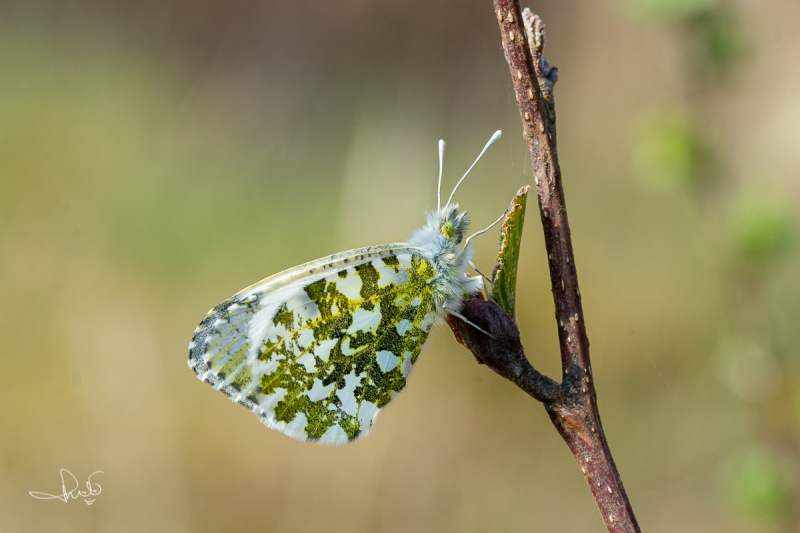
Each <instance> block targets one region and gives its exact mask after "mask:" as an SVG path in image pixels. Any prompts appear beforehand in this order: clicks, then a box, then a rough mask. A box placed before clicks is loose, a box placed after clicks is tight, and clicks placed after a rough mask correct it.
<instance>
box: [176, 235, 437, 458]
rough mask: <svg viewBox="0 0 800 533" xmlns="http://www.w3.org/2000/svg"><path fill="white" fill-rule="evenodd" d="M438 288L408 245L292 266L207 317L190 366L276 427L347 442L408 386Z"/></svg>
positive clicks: (298, 434)
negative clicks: (434, 294)
mask: <svg viewBox="0 0 800 533" xmlns="http://www.w3.org/2000/svg"><path fill="white" fill-rule="evenodd" d="M433 278H434V269H433V267H432V266H431V264H430V262H428V261H427V260H426V259H425V258H424V257H423V256H422V255H420V254H419V250H418V249H415V248H409V247H406V246H405V245H402V244H391V245H383V246H373V247H369V248H359V249H356V250H351V251H349V252H343V253H340V254H336V255H334V256H331V257H328V258H324V259H319V260H317V261H312V262H311V263H307V264H305V265H301V266H299V267H295V268H293V269H290V270H287V271H285V272H282V273H280V274H276V275H275V276H272V277H270V278H267V279H265V280H264V281H262V282H259V283H257V284H255V285H253V286H252V287H249V288H247V289H245V290H243V291H242V292H240V293H239V294H237V295H235V296H233V297H231V298H229V299H228V300H226V301H225V302H223V303H221V304H220V305H218V306H217V307H215V308H214V309H212V310H211V311H209V313H208V314H207V315H206V317H205V319H204V320H203V321H202V322H201V323H200V325H199V326H198V327H197V330H196V331H195V335H194V338H193V339H192V342H191V343H190V344H189V366H190V367H191V368H192V369H193V370H194V371H195V372H196V373H197V376H198V377H199V378H200V379H201V380H203V381H205V382H207V383H209V384H211V385H212V386H213V387H214V388H215V389H217V390H220V391H222V392H223V393H225V394H226V395H227V396H228V397H229V398H230V399H231V400H233V401H235V402H237V403H240V404H242V405H244V406H246V407H247V408H248V409H250V410H251V411H253V413H255V414H256V415H257V416H258V417H259V418H260V419H261V421H262V422H263V423H264V424H266V425H267V426H269V427H271V428H273V429H276V430H278V431H281V432H282V433H285V434H287V435H289V436H291V437H294V438H296V439H301V440H306V439H312V440H316V441H318V442H322V443H327V444H341V443H345V442H348V441H349V440H352V439H354V438H356V437H360V436H364V435H366V434H367V433H368V432H369V431H370V430H371V429H372V425H373V422H374V420H375V417H376V416H377V414H378V411H380V409H381V408H382V407H383V406H385V405H386V404H387V403H388V402H389V401H390V400H391V399H392V398H393V397H394V395H396V394H397V393H398V392H400V391H401V390H402V389H403V387H405V384H406V379H407V378H408V375H409V373H410V371H411V367H412V365H413V364H414V363H415V362H416V360H417V356H418V355H419V352H420V350H421V349H422V344H423V343H424V342H425V339H426V338H427V335H428V332H429V331H430V328H431V326H432V324H433V322H434V320H435V318H436V315H435V306H434V299H433V290H434V289H433V287H432V285H431V281H432V280H433Z"/></svg>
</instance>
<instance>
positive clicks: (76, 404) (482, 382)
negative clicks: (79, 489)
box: [0, 0, 800, 532]
mask: <svg viewBox="0 0 800 533" xmlns="http://www.w3.org/2000/svg"><path fill="white" fill-rule="evenodd" d="M528 5H529V6H530V7H531V8H532V9H533V10H534V11H536V12H538V13H539V14H541V15H542V17H543V18H544V21H545V23H546V24H547V32H548V42H547V48H546V55H547V57H548V58H549V59H550V61H551V62H552V63H554V64H555V65H557V66H558V67H559V68H560V80H559V82H558V84H557V85H556V106H557V113H558V133H559V152H560V156H561V166H562V169H563V174H564V184H565V189H566V194H567V201H568V206H569V214H570V221H571V224H572V231H573V239H574V245H575V252H576V261H577V266H578V272H579V276H580V281H581V290H582V294H583V302H584V306H585V310H586V321H587V326H588V333H589V338H590V340H591V342H592V358H593V366H594V371H595V377H596V382H597V388H598V393H599V402H600V408H601V414H602V417H603V421H604V425H605V429H606V433H607V436H608V438H609V441H610V445H611V448H612V451H613V452H614V457H615V459H616V462H617V465H618V466H619V469H620V471H621V474H622V477H623V480H624V482H625V486H626V488H627V490H628V492H629V494H630V497H631V500H632V503H633V506H634V509H635V511H636V513H637V515H638V517H639V521H640V523H641V525H642V527H643V529H644V530H646V531H650V532H667V531H670V532H672V531H676V532H677V531H680V532H700V531H703V532H706V531H726V532H744V531H756V532H760V531H764V532H773V531H774V532H784V531H800V516H799V513H800V506H799V505H798V501H800V492H799V491H800V466H799V465H800V327H798V324H799V323H800V276H798V272H800V252H798V238H797V237H798V220H799V217H798V214H799V211H800V209H798V205H800V204H799V203H798V200H800V179H799V178H800V62H798V61H797V58H798V57H800V4H798V3H797V1H796V0H771V1H768V2H760V1H756V0H741V1H730V2H724V1H722V0H720V1H716V2H715V1H713V0H602V1H599V2H598V1H595V0H566V1H564V0H562V1H560V2H542V1H537V2H533V3H530V4H528ZM496 129H502V130H504V132H505V135H504V136H503V138H502V139H501V141H500V142H499V143H498V144H496V145H495V147H494V148H492V149H491V151H490V152H489V153H488V155H487V156H486V158H485V160H484V161H482V162H481V163H480V165H479V166H478V167H477V168H476V170H475V172H474V174H473V175H472V176H471V177H470V179H469V180H468V181H467V182H465V184H464V186H463V187H462V188H461V189H460V190H459V193H458V198H457V200H458V201H459V202H460V203H461V205H462V206H463V207H465V208H466V209H468V210H469V212H470V215H471V216H472V219H473V220H474V221H475V225H476V226H483V225H486V224H488V223H489V222H490V221H492V220H494V219H495V218H496V217H497V216H498V214H499V213H501V212H502V210H503V209H504V208H505V206H506V205H507V203H508V201H509V200H510V199H511V197H512V196H513V195H514V193H515V192H516V190H517V189H518V188H519V187H520V186H521V185H523V184H526V183H528V182H529V181H530V180H531V173H530V172H531V171H530V165H529V162H528V156H527V153H526V150H525V146H524V143H523V141H522V137H521V126H520V120H519V115H518V111H517V108H516V105H515V102H514V96H513V92H512V88H511V84H510V82H509V77H508V71H507V67H506V64H505V61H504V59H503V54H502V49H501V46H500V41H499V35H498V29H497V24H496V21H495V19H494V14H493V11H492V6H491V2H489V1H488V0H480V1H478V0H469V1H464V0H442V1H437V2H430V1H427V0H406V1H403V2H387V1H384V0H340V1H337V2H334V3H331V2H325V1H322V0H306V1H301V2H276V1H272V0H230V1H227V2H222V1H214V0H199V1H198V0H192V1H188V0H168V1H163V0H160V1H154V0H146V1H134V0H127V1H126V0H114V1H108V0H105V1H99V0H97V1H93V0H79V1H78V0H76V1H72V2H59V1H55V0H33V1H31V0H26V1H14V0H3V1H2V2H0V302H1V303H2V305H0V335H1V337H2V345H1V346H2V348H0V357H1V359H0V361H2V372H0V404H1V405H2V410H0V531H3V532H6V531H8V532H17V531H20V532H27V531H30V532H40V531H65V532H72V531H76V532H77V531H81V532H85V531H113V532H125V531H136V532H138V531H169V532H180V531H243V530H250V531H265V532H273V531H274V532H294V531H329V532H338V531H364V532H382V531H387V532H388V531H397V532H406V531H420V532H426V531H432V532H437V531H442V532H448V531H459V532H464V531H467V532H469V531H598V532H599V531H603V526H602V523H601V521H600V518H599V515H598V513H597V510H596V508H595V506H594V502H593V501H592V498H591V496H590V493H589V490H588V489H587V487H586V486H585V482H584V480H583V478H582V475H581V473H580V469H579V468H578V466H577V465H576V463H575V462H574V460H573V458H572V456H571V455H570V453H569V451H568V449H567V447H566V445H565V444H564V443H563V442H562V441H561V439H560V437H559V436H558V435H557V433H556V432H555V430H554V429H553V428H552V427H551V425H550V423H549V420H548V418H547V416H546V414H545V412H544V410H543V409H542V407H541V406H540V405H538V404H536V403H535V402H533V401H532V400H531V399H530V398H528V397H527V396H525V395H524V394H523V393H522V392H520V391H518V390H517V389H515V388H514V387H513V386H512V385H511V384H509V383H508V382H505V381H503V380H502V379H500V378H499V377H497V376H496V375H494V374H493V373H491V372H490V371H489V370H487V369H486V368H484V367H481V366H479V365H477V364H476V363H475V361H474V360H473V358H472V357H471V356H470V355H469V354H468V353H467V352H466V351H465V350H464V349H463V348H462V347H461V346H459V345H458V344H457V343H456V342H455V340H454V339H453V338H452V334H451V333H450V332H449V330H447V328H440V329H439V330H437V331H436V332H435V333H434V334H433V335H432V337H431V338H430V341H429V343H428V346H426V348H425V350H424V352H423V354H422V356H421V358H420V360H419V362H418V364H417V366H416V370H415V374H414V378H413V379H412V380H411V381H410V385H409V387H408V388H407V389H406V391H405V392H404V393H403V394H402V395H401V396H400V398H398V399H397V400H396V401H395V402H393V404H392V405H391V406H390V407H389V408H388V409H387V410H386V411H385V412H384V413H383V414H382V415H381V417H380V422H379V423H378V424H377V426H376V429H375V431H374V433H373V434H372V435H371V436H370V437H369V438H367V439H365V440H362V441H359V442H357V443H354V444H350V445H348V446H346V447H341V448H330V447H321V446H316V445H311V444H307V443H299V442H296V441H293V440H291V439H289V438H287V437H285V436H283V435H280V434H278V433H276V432H272V431H270V430H268V429H266V428H265V427H263V426H262V425H261V424H259V423H258V421H257V420H256V419H255V417H253V415H252V414H250V413H249V412H247V411H246V410H245V409H242V408H241V407H238V406H236V405H234V404H233V403H231V402H230V401H228V400H227V399H225V398H224V397H223V396H222V395H220V394H219V393H216V392H214V391H212V390H211V389H210V388H209V387H208V386H207V385H205V384H202V383H200V382H199V381H198V380H197V379H196V378H195V376H194V374H193V372H192V371H191V370H189V368H187V366H186V359H187V349H186V346H187V344H188V342H189V339H190V338H191V335H192V332H193V330H194V328H195V326H196V325H197V323H198V322H199V321H200V319H202V317H203V316H204V314H205V312H206V311H207V310H208V309H209V308H211V307H212V306H214V305H216V304H217V303H218V302H220V301H221V300H223V299H224V298H226V297H228V296H230V295H231V294H233V293H235V292H237V291H238V290H239V289H241V288H243V287H244V286H246V285H249V284H250V283H253V282H255V281H257V280H259V279H261V278H263V277H265V276H267V275H270V274H272V273H274V272H277V271H279V270H282V269H284V268H288V267H291V266H293V265H296V264H299V263H302V262H305V261H308V260H311V259H314V258H317V257H320V256H323V255H326V254H330V253H333V252H336V251H341V250H344V249H348V248H351V247H357V246H365V245H370V244H378V243H383V242H394V241H403V240H405V239H406V238H407V236H408V235H409V234H410V233H411V232H412V231H413V230H414V229H415V228H416V227H418V226H419V225H421V223H422V221H423V217H422V213H423V211H424V210H425V209H426V208H429V207H431V206H432V205H435V201H436V190H435V185H436V184H435V180H436V172H437V154H436V142H437V140H438V139H439V138H444V139H446V140H447V142H448V151H447V154H446V159H445V189H447V190H448V191H449V188H450V187H452V185H453V184H454V183H455V181H456V179H457V178H458V177H460V176H461V174H462V173H463V171H464V170H465V169H466V168H467V166H468V165H469V164H470V163H471V162H472V160H473V158H474V157H475V156H476V155H477V153H478V151H479V150H480V148H481V147H482V146H483V144H484V143H485V141H486V139H488V137H489V136H490V135H491V133H492V132H493V131H494V130H496ZM531 207H535V203H532V204H531ZM529 214H530V216H529V217H528V226H527V231H526V234H525V239H524V242H523V248H522V259H521V265H520V279H519V293H518V304H517V305H518V313H519V323H520V327H521V329H522V333H523V340H524V342H525V345H526V349H527V352H528V354H529V356H530V358H531V359H532V361H533V363H534V365H535V366H536V367H537V368H538V369H539V370H540V371H542V372H544V373H547V374H549V375H550V376H552V377H558V375H559V372H560V363H559V355H558V351H557V350H558V347H557V338H556V337H557V336H556V324H555V321H554V319H553V303H552V298H551V295H550V290H549V287H550V283H549V280H548V274H547V266H546V258H545V253H544V248H543V242H542V235H541V229H540V227H539V221H538V216H537V214H536V212H535V211H534V210H531V211H529ZM496 245H497V242H496V237H494V236H487V237H483V238H480V239H479V242H477V263H478V265H479V266H481V267H482V268H483V269H485V270H490V269H491V267H492V260H493V256H494V254H495V252H496ZM60 468H66V469H68V470H70V471H71V472H72V473H74V474H75V475H76V477H77V478H78V479H79V480H80V481H81V482H83V481H84V480H85V479H86V477H87V476H88V475H89V474H90V473H91V472H93V471H96V470H102V471H103V472H104V474H98V475H96V476H95V477H94V478H93V480H94V481H97V482H99V483H100V484H101V485H102V494H100V495H99V496H98V497H97V501H96V502H95V503H94V505H92V506H91V507H88V506H87V505H85V503H84V502H83V501H82V500H81V499H79V500H78V501H71V502H70V503H68V504H64V503H61V502H59V501H57V500H51V501H40V500H35V499H33V498H32V497H31V496H29V494H28V492H29V491H41V492H50V493H56V492H59V490H60V482H59V478H58V472H59V469H60Z"/></svg>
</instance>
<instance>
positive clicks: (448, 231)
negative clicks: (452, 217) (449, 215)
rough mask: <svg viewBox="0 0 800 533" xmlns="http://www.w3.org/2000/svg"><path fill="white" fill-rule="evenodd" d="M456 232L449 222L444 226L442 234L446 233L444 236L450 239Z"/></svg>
mask: <svg viewBox="0 0 800 533" xmlns="http://www.w3.org/2000/svg"><path fill="white" fill-rule="evenodd" d="M455 232H456V227H455V226H454V225H453V223H452V222H450V221H449V220H448V221H447V222H445V223H444V224H442V233H444V236H445V237H447V238H448V239H449V238H451V237H452V236H453V234H454V233H455Z"/></svg>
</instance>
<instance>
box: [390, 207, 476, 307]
mask: <svg viewBox="0 0 800 533" xmlns="http://www.w3.org/2000/svg"><path fill="white" fill-rule="evenodd" d="M425 219H426V223H425V225H424V226H423V227H421V228H420V229H418V230H416V231H415V232H414V233H413V234H412V235H411V237H410V238H409V239H408V241H406V245H407V246H413V247H415V248H419V250H420V255H422V256H423V257H424V258H425V259H426V260H427V261H428V262H430V263H431V265H432V266H433V268H434V270H435V272H436V274H435V276H434V278H433V280H432V282H431V287H432V289H433V293H434V303H435V305H436V312H437V315H438V316H439V317H443V316H444V313H445V312H447V311H455V312H457V311H458V310H459V309H460V307H461V300H462V299H463V298H464V297H468V296H474V295H475V294H477V293H478V291H479V290H480V287H481V281H480V278H475V277H467V276H466V272H467V269H468V268H469V262H470V261H471V260H472V255H473V251H472V245H471V244H467V246H466V248H464V249H463V250H462V249H461V247H460V246H459V245H460V244H461V242H462V241H463V240H464V235H465V234H466V231H467V228H468V226H469V218H468V217H467V213H466V211H462V212H460V213H459V211H458V204H451V205H447V206H445V207H442V208H439V209H437V210H435V211H429V212H428V213H426V215H425Z"/></svg>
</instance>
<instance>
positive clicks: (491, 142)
mask: <svg viewBox="0 0 800 533" xmlns="http://www.w3.org/2000/svg"><path fill="white" fill-rule="evenodd" d="M502 134H503V132H502V131H500V130H497V131H496V132H494V135H492V138H491V139H489V142H487V143H486V146H484V147H483V150H481V153H480V155H479V156H478V159H476V160H475V162H474V163H472V166H471V167H469V169H467V172H466V173H465V174H464V176H462V177H461V179H460V180H458V183H456V186H455V187H454V188H453V192H451V193H450V198H448V199H447V203H446V204H445V206H448V205H450V200H452V199H453V195H454V194H455V193H456V189H458V186H459V185H461V182H462V181H464V178H466V177H467V175H469V173H470V171H471V170H472V168H473V167H474V166H475V165H476V164H478V161H480V160H481V157H483V154H485V153H486V150H488V149H489V147H490V146H491V145H493V144H494V142H495V141H496V140H497V139H499V138H500V136H501V135H502ZM487 229H488V228H487Z"/></svg>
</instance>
